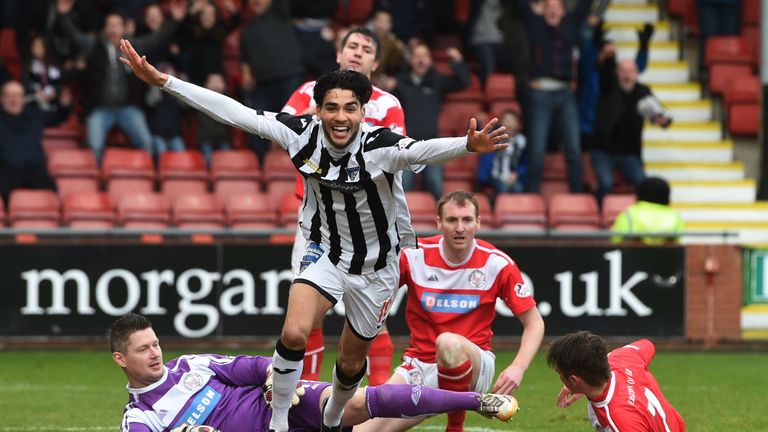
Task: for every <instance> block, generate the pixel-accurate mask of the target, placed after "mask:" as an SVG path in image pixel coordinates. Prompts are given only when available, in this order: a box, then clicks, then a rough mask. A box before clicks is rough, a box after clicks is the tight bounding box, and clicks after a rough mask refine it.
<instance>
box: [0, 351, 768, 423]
mask: <svg viewBox="0 0 768 432" xmlns="http://www.w3.org/2000/svg"><path fill="white" fill-rule="evenodd" d="M179 354H180V353H179V352H173V351H169V352H166V353H165V360H169V359H171V358H172V357H175V356H177V355H179ZM261 354H264V355H269V353H261ZM513 355H514V353H513V352H507V351H501V352H497V372H499V370H501V369H502V368H503V366H502V365H506V364H509V362H510V361H511V359H512V357H513ZM334 358H335V353H334V352H333V351H326V355H325V361H324V369H323V372H324V376H325V377H326V379H327V377H328V376H329V374H330V370H331V365H332V362H333V360H334ZM767 367H768V354H762V353H681V352H660V353H657V355H656V358H655V360H654V362H653V363H652V365H651V371H652V372H653V373H654V374H655V375H656V378H657V379H658V381H659V383H660V384H661V387H662V390H663V391H664V394H665V395H666V397H667V399H668V400H669V401H670V402H671V403H672V404H673V405H674V406H675V407H676V408H677V409H678V411H679V412H680V413H681V414H682V416H683V418H684V419H685V421H686V425H687V429H688V430H691V431H717V432H720V431H726V430H728V431H736V430H739V431H752V430H766V427H768V426H766V425H767V424H768V410H766V409H765V403H766V396H765V395H766V390H765V389H766V388H768V378H766V377H768V375H766V369H767ZM0 383H2V387H0V388H2V391H0V432H5V431H62V432H63V431H107V430H111V431H114V430H118V426H119V423H120V419H121V415H122V410H123V407H124V404H125V403H126V401H127V396H126V395H127V393H126V392H125V378H124V376H123V374H122V373H121V372H120V370H119V368H118V367H117V366H116V365H115V364H114V363H113V362H112V360H111V357H110V356H109V354H108V353H105V352H97V351H34V352H33V351H25V352H4V351H0ZM560 387H561V384H560V382H559V380H558V378H557V375H556V374H555V373H554V372H552V371H551V370H549V369H547V367H546V364H545V361H544V358H543V356H542V355H539V356H538V357H537V358H536V360H535V361H534V363H533V364H532V365H531V367H530V369H529V370H528V372H527V373H526V375H525V379H524V381H523V385H522V387H521V388H520V390H518V391H517V392H516V394H515V396H516V397H517V398H518V401H519V402H520V407H521V411H520V412H519V413H518V414H517V415H516V416H515V418H514V419H513V420H512V422H510V423H509V424H503V423H500V422H498V421H489V420H487V419H484V418H482V417H480V416H478V415H476V414H473V413H470V414H468V415H467V423H466V426H467V430H468V431H480V430H502V429H503V430H508V431H586V430H590V427H589V424H588V423H587V421H586V408H585V404H584V402H583V401H579V402H578V403H577V404H576V405H575V406H572V407H570V408H567V409H560V408H556V407H555V404H554V401H555V396H556V395H557V392H558V391H559V389H560ZM444 424H445V416H438V417H436V418H433V419H429V420H427V421H425V422H424V423H422V424H421V425H419V426H418V427H417V428H416V429H414V430H423V431H429V430H443V426H444ZM225 432H229V431H225Z"/></svg>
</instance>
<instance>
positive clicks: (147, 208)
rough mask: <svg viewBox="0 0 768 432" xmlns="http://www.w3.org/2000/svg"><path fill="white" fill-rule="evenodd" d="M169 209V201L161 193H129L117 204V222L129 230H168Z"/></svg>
mask: <svg viewBox="0 0 768 432" xmlns="http://www.w3.org/2000/svg"><path fill="white" fill-rule="evenodd" d="M169 209H170V207H169V205H168V201H167V200H166V199H165V197H163V196H162V195H161V194H159V193H154V192H136V193H128V194H125V195H123V196H122V197H121V198H120V201H119V202H118V204H117V220H118V223H119V224H120V225H121V226H123V227H124V228H127V229H147V228H150V229H162V228H167V227H168V224H169V222H170V219H171V217H170V213H169Z"/></svg>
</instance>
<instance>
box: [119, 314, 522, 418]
mask: <svg viewBox="0 0 768 432" xmlns="http://www.w3.org/2000/svg"><path fill="white" fill-rule="evenodd" d="M108 338H109V348H110V350H111V351H112V358H113V359H114V360H115V362H116V363H117V364H118V365H119V366H120V367H121V368H122V369H123V372H125V375H126V376H127V377H128V387H127V389H128V393H129V394H130V398H129V401H128V404H127V405H126V407H125V414H124V415H123V422H122V425H121V430H122V431H124V432H150V431H151V432H160V431H173V432H183V431H192V430H197V431H199V432H208V431H213V430H214V429H211V428H215V429H218V430H221V431H224V432H240V431H267V430H268V427H269V419H270V417H271V415H272V413H271V411H270V409H269V408H270V406H269V402H270V396H271V386H270V383H271V376H270V375H269V373H270V370H271V369H272V368H271V362H272V360H271V358H269V357H260V356H237V357H229V356H220V355H215V354H204V355H184V356H181V357H179V358H177V359H174V360H171V361H170V362H168V363H166V364H163V352H162V349H161V348H160V342H159V341H158V339H157V336H156V335H155V332H154V330H153V329H152V323H151V322H150V321H149V319H147V318H146V317H144V316H142V315H138V314H127V315H124V316H123V317H121V318H120V319H118V320H117V321H115V322H114V323H113V324H112V326H111V327H110V329H109V333H108ZM276 372H278V373H280V371H279V370H276ZM330 393H331V387H330V384H329V383H324V382H317V381H300V387H297V389H296V395H295V396H294V400H293V403H294V408H292V409H291V411H290V414H289V425H290V430H291V431H317V430H320V428H321V424H322V407H323V404H324V403H325V401H326V400H327V399H328V396H330ZM456 410H470V411H476V412H478V413H480V414H483V415H485V416H486V417H497V418H499V419H509V418H510V417H511V416H512V415H513V414H514V413H515V411H517V401H516V400H515V399H514V398H513V397H512V396H506V395H495V394H480V393H475V392H451V391H445V390H439V389H433V388H428V387H420V386H414V385H408V384H386V385H382V386H378V387H367V388H365V389H359V390H358V391H357V393H356V394H355V396H354V397H353V398H352V399H351V400H350V401H349V402H348V403H347V405H346V406H345V410H344V416H343V420H342V424H343V425H344V426H345V429H349V430H351V429H352V426H353V425H356V424H359V423H362V422H364V421H365V420H368V419H370V418H374V417H406V416H407V417H415V416H429V415H433V414H440V413H444V412H449V411H456ZM199 425H207V426H210V427H211V428H203V427H200V428H194V426H199Z"/></svg>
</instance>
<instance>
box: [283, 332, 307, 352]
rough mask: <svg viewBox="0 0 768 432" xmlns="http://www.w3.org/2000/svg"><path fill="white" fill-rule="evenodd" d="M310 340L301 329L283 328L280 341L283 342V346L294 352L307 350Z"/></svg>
mask: <svg viewBox="0 0 768 432" xmlns="http://www.w3.org/2000/svg"><path fill="white" fill-rule="evenodd" d="M308 338H309V335H308V334H307V333H306V332H304V331H303V330H302V329H299V328H283V332H282V333H281V334H280V340H281V341H283V345H285V346H286V347H288V348H290V349H292V350H300V349H304V348H306V347H307V339H308Z"/></svg>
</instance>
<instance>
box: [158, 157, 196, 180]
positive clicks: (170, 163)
mask: <svg viewBox="0 0 768 432" xmlns="http://www.w3.org/2000/svg"><path fill="white" fill-rule="evenodd" d="M158 174H159V175H160V180H161V181H163V182H164V181H166V180H170V179H174V180H176V179H179V180H203V181H208V170H207V169H206V166H205V158H204V157H203V154H202V153H201V152H199V151H198V150H185V151H168V152H165V153H163V154H161V155H160V163H159V166H158Z"/></svg>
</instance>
